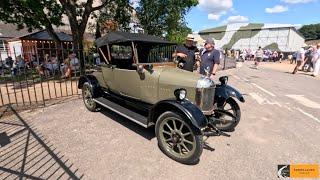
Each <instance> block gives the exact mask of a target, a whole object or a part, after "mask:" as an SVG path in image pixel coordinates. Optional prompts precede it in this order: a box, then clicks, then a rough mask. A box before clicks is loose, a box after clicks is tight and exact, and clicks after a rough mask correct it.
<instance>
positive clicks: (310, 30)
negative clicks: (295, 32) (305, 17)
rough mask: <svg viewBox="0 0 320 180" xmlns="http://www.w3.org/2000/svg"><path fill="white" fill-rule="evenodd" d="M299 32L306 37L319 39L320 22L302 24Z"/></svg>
mask: <svg viewBox="0 0 320 180" xmlns="http://www.w3.org/2000/svg"><path fill="white" fill-rule="evenodd" d="M299 32H300V33H301V34H302V35H303V36H304V37H305V38H306V39H307V40H308V39H320V23H319V24H310V25H305V26H302V28H300V29H299Z"/></svg>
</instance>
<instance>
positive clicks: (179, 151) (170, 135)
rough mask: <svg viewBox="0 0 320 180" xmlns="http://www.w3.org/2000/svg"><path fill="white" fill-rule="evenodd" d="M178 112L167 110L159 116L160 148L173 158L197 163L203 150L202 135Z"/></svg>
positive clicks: (182, 161)
mask: <svg viewBox="0 0 320 180" xmlns="http://www.w3.org/2000/svg"><path fill="white" fill-rule="evenodd" d="M182 117H183V116H182V115H180V114H179V113H176V112H171V111H167V112H165V113H163V114H162V115H160V116H159V118H158V120H157V123H156V127H155V132H156V136H157V140H158V145H159V148H160V149H161V151H162V152H163V153H165V154H166V155H167V156H169V157H170V158H171V159H173V160H175V161H178V162H180V163H183V164H195V163H197V162H198V161H199V158H200V156H201V153H202V150H203V143H202V138H203V137H202V135H196V134H195V131H194V130H193V128H191V127H190V125H189V124H188V123H186V122H185V120H184V119H183V118H182Z"/></svg>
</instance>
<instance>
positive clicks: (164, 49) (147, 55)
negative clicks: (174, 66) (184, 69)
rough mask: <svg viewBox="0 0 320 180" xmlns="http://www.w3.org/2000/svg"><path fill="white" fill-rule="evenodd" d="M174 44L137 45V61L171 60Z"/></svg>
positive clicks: (163, 61)
mask: <svg viewBox="0 0 320 180" xmlns="http://www.w3.org/2000/svg"><path fill="white" fill-rule="evenodd" d="M175 49H176V45H152V46H150V45H137V51H138V58H139V63H165V62H173V58H172V54H173V53H174V51H175Z"/></svg>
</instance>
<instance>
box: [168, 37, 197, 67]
mask: <svg viewBox="0 0 320 180" xmlns="http://www.w3.org/2000/svg"><path fill="white" fill-rule="evenodd" d="M193 42H194V38H193V37H191V36H188V37H187V38H186V43H185V44H183V45H181V46H178V47H177V49H176V51H175V53H174V54H173V57H174V58H178V60H179V59H180V60H179V63H183V67H182V69H184V70H186V71H190V72H192V71H193V69H194V65H195V63H196V56H195V53H196V52H199V50H198V48H197V47H196V46H194V45H193Z"/></svg>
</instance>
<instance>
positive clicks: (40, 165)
mask: <svg viewBox="0 0 320 180" xmlns="http://www.w3.org/2000/svg"><path fill="white" fill-rule="evenodd" d="M7 111H11V112H10V113H12V114H13V115H12V116H10V117H6V118H2V119H1V117H2V115H1V116H0V139H1V142H0V154H1V156H0V179H82V178H83V176H84V175H83V174H80V173H79V172H78V169H76V168H75V167H73V165H74V164H72V163H70V162H69V159H67V158H66V157H64V155H62V153H61V152H59V151H58V150H57V149H56V148H55V147H54V145H53V144H52V143H51V142H50V141H48V140H47V139H45V137H44V136H43V135H42V134H41V133H39V132H38V130H37V129H36V128H35V127H34V126H33V125H32V124H31V123H29V122H27V121H25V120H24V119H23V118H22V117H21V116H20V115H19V114H18V112H17V111H16V110H15V109H14V108H12V107H11V106H7V108H6V109H5V110H4V111H3V112H1V114H4V113H6V112H7Z"/></svg>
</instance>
